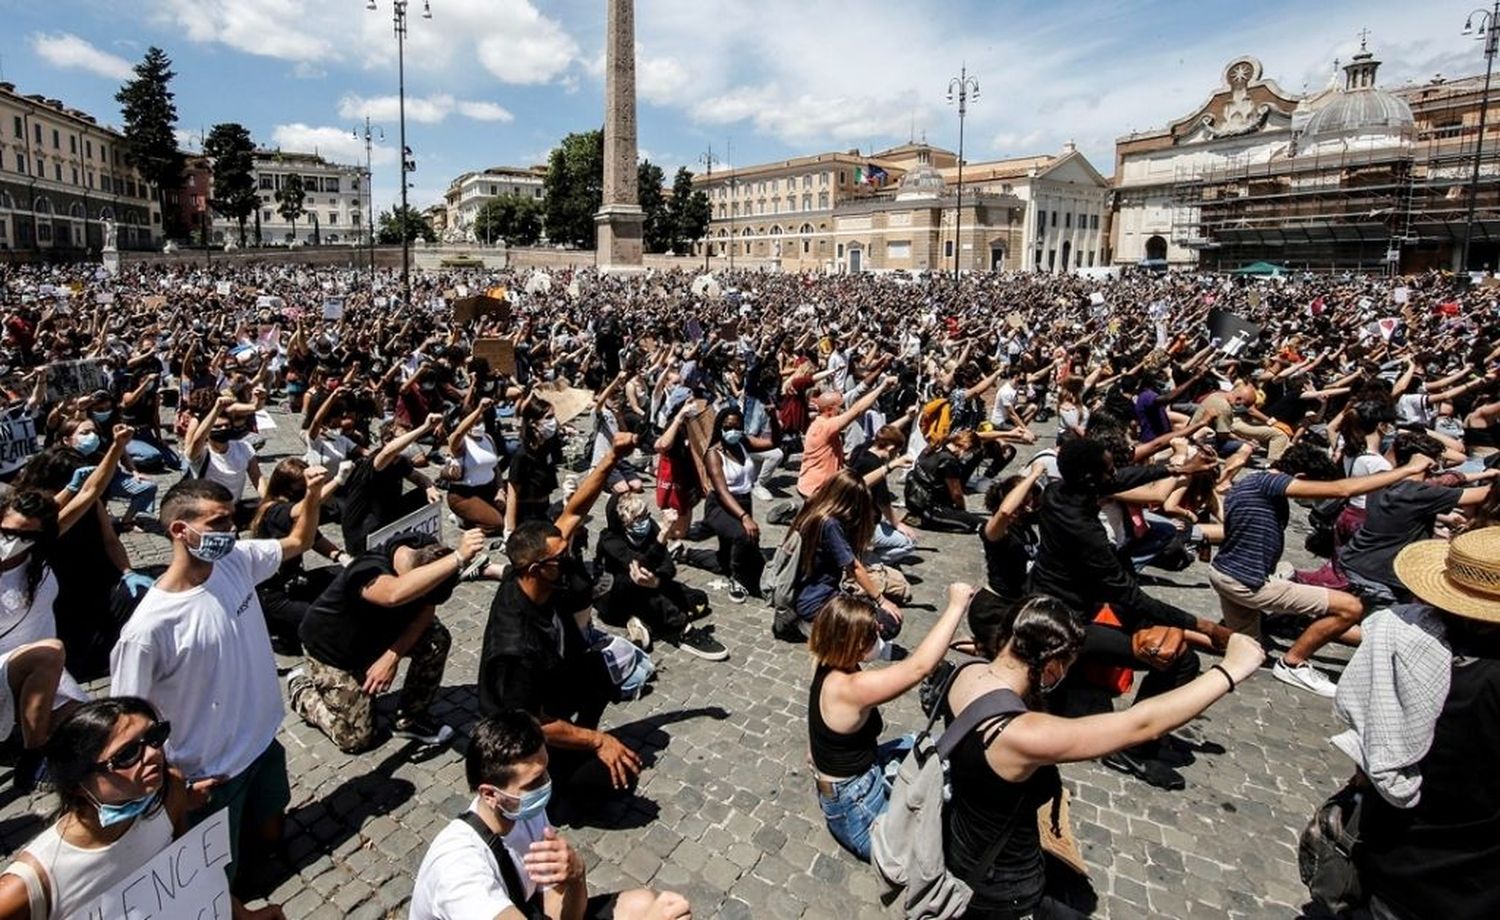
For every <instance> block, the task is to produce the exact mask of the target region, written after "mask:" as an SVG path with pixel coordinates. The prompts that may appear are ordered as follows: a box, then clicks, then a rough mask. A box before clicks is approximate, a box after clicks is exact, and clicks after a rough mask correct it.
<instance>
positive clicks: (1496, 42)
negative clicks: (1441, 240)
mask: <svg viewBox="0 0 1500 920" xmlns="http://www.w3.org/2000/svg"><path fill="white" fill-rule="evenodd" d="M1476 32H1477V33H1478V35H1476V36H1475V37H1476V38H1478V39H1479V40H1480V41H1482V42H1484V94H1483V95H1481V96H1480V97H1479V138H1478V140H1476V141H1475V142H1474V172H1473V173H1472V174H1471V175H1470V177H1469V212H1468V214H1467V215H1466V216H1465V218H1464V254H1463V261H1462V262H1461V263H1460V264H1459V270H1460V271H1463V272H1468V270H1469V247H1470V245H1471V244H1472V243H1473V241H1474V206H1475V205H1476V204H1477V203H1478V200H1479V160H1480V155H1481V154H1482V153H1483V152H1484V126H1485V121H1486V116H1488V115H1489V111H1490V74H1491V73H1493V72H1494V69H1495V51H1496V50H1497V48H1500V0H1495V2H1494V4H1493V5H1492V6H1491V7H1490V8H1489V9H1487V10H1485V9H1478V10H1475V11H1474V12H1472V13H1470V14H1469V18H1468V19H1465V20H1464V31H1463V34H1464V35H1475V33H1476Z"/></svg>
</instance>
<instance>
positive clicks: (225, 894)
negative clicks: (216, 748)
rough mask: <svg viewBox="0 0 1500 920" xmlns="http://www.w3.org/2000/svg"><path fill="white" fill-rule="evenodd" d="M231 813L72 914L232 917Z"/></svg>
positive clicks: (92, 919)
mask: <svg viewBox="0 0 1500 920" xmlns="http://www.w3.org/2000/svg"><path fill="white" fill-rule="evenodd" d="M228 864H229V812H228V810H221V811H218V812H215V813H214V814H213V815H211V816H209V817H208V818H207V819H206V820H204V821H203V822H202V823H200V824H198V825H197V826H196V827H194V828H193V829H192V830H189V831H188V832H187V833H186V834H183V835H182V836H181V837H178V838H177V839H176V840H174V841H172V842H171V843H169V844H167V846H166V848H165V849H163V850H161V851H160V852H158V853H157V854H156V855H155V856H153V857H151V859H150V860H148V861H147V862H146V863H145V865H143V866H141V867H140V868H139V869H137V870H135V871H134V872H131V873H130V874H129V875H126V876H125V877H124V878H123V879H121V880H120V881H119V882H117V883H116V884H115V885H114V887H112V888H110V889H109V891H107V892H105V893H104V894H103V895H101V896H100V897H99V898H97V899H95V900H94V902H93V903H92V904H89V905H88V906H87V908H86V909H84V910H79V911H76V912H74V913H73V914H72V915H71V916H73V917H80V918H85V920H140V918H143V917H195V918H199V920H229V918H230V916H231V902H230V898H229V876H227V875H225V874H224V867H225V866H226V865H228Z"/></svg>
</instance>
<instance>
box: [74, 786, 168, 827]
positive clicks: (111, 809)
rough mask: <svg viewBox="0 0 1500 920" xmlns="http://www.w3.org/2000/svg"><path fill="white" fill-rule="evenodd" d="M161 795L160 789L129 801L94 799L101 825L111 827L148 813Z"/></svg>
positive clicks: (90, 796)
mask: <svg viewBox="0 0 1500 920" xmlns="http://www.w3.org/2000/svg"><path fill="white" fill-rule="evenodd" d="M85 794H86V795H87V794H88V793H87V790H85ZM160 795H161V790H159V789H158V790H157V791H156V792H151V793H147V794H146V795H143V796H141V797H140V798H138V799H132V800H130V801H129V802H119V803H117V804H113V805H106V804H105V803H103V802H101V801H99V800H98V799H94V805H95V807H97V808H98V809H99V826H100V827H109V826H110V825H112V824H119V823H120V822H121V821H129V820H131V819H132V818H139V817H140V816H141V815H143V814H145V813H146V811H147V809H149V808H150V807H151V806H152V805H153V804H154V803H155V802H156V799H157V797H158V796H160ZM89 798H91V799H93V798H94V797H93V796H92V795H89Z"/></svg>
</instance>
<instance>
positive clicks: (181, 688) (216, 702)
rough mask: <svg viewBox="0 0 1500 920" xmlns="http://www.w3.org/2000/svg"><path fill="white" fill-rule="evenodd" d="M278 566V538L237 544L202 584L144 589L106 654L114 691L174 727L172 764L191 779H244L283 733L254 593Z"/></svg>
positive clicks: (169, 750)
mask: <svg viewBox="0 0 1500 920" xmlns="http://www.w3.org/2000/svg"><path fill="white" fill-rule="evenodd" d="M280 565H281V543H280V541H278V540H241V541H239V543H237V544H235V547H234V551H233V552H231V553H230V554H229V555H228V556H225V557H224V558H223V559H220V560H219V561H218V562H216V563H214V570H213V573H212V574H211V575H209V576H208V580H207V581H205V582H204V583H203V584H201V585H199V586H198V587H196V588H191V589H189V590H187V591H172V592H168V591H163V590H161V588H159V587H152V588H151V589H150V590H148V591H147V592H146V596H145V597H143V598H142V599H141V603H140V606H138V607H137V608H136V610H135V613H134V614H132V615H131V617H130V620H129V621H128V622H127V623H126V624H125V628H124V629H122V630H121V631H120V640H119V641H118V642H117V643H115V648H114V651H113V652H112V653H111V654H110V669H109V670H110V675H111V682H110V695H111V696H139V697H144V698H145V699H147V700H150V701H151V702H152V703H153V704H154V705H155V706H156V708H157V710H158V711H160V713H161V716H162V718H163V719H167V720H169V721H171V723H172V738H171V740H170V741H168V742H167V751H166V753H167V760H168V761H169V762H170V763H172V764H173V765H175V766H177V767H179V768H181V770H182V771H183V773H185V774H186V775H187V776H189V777H203V776H231V777H232V776H238V775H239V774H240V773H242V772H244V771H245V769H246V768H247V767H249V766H250V764H251V762H252V761H254V760H255V758H256V757H259V756H260V755H261V753H263V752H264V751H265V749H266V748H267V747H269V746H270V744H271V742H272V741H273V740H275V738H276V731H277V729H279V728H280V727H281V716H282V704H281V687H280V686H279V684H278V683H277V680H276V659H275V657H274V656H273V655H272V653H271V637H270V635H269V634H268V633H267V631H266V618H265V615H264V614H262V613H261V609H260V599H259V598H258V597H257V596H256V594H255V586H256V585H257V584H259V583H260V582H262V581H265V580H266V579H267V578H270V577H271V576H272V575H273V574H275V572H276V569H277V568H278V567H279V566H280Z"/></svg>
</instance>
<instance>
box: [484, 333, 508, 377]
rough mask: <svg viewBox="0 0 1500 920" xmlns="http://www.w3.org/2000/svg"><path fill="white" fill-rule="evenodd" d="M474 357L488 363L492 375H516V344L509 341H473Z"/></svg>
mask: <svg viewBox="0 0 1500 920" xmlns="http://www.w3.org/2000/svg"><path fill="white" fill-rule="evenodd" d="M474 357H476V358H483V359H484V360H486V361H488V362H489V363H490V370H491V371H493V372H494V373H497V374H504V375H505V376H507V377H514V376H515V375H516V344H515V343H514V342H512V341H511V340H510V339H475V340H474Z"/></svg>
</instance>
